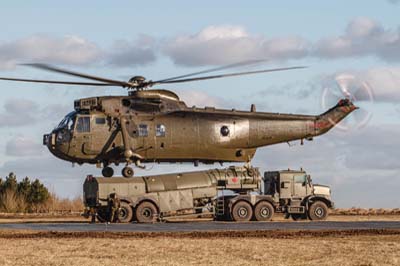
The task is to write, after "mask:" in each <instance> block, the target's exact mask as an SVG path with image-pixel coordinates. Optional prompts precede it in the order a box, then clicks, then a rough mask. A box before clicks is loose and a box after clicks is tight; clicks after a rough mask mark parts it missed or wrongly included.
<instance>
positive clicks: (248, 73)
mask: <svg viewBox="0 0 400 266" xmlns="http://www.w3.org/2000/svg"><path fill="white" fill-rule="evenodd" d="M302 68H307V67H306V66H295V67H283V68H273V69H265V70H257V71H247V72H239V73H230V74H221V75H214V76H205V77H198V78H190V79H179V80H167V81H160V82H149V84H150V85H156V84H169V83H183V82H191V81H198V80H206V79H218V78H226V77H234V76H242V75H251V74H259V73H267V72H276V71H285V70H292V69H302Z"/></svg>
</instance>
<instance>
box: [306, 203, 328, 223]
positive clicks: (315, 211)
mask: <svg viewBox="0 0 400 266" xmlns="http://www.w3.org/2000/svg"><path fill="white" fill-rule="evenodd" d="M308 217H309V218H310V220H313V221H323V220H325V219H326V217H328V206H326V204H325V203H323V202H322V201H316V202H314V203H313V204H312V205H311V207H310V208H309V209H308Z"/></svg>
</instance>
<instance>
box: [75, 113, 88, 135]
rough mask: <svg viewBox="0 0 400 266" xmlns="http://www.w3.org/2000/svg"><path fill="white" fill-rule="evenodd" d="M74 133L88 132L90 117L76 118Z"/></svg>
mask: <svg viewBox="0 0 400 266" xmlns="http://www.w3.org/2000/svg"><path fill="white" fill-rule="evenodd" d="M76 131H77V132H78V133H86V132H90V117H89V116H80V117H78V121H77V124H76Z"/></svg>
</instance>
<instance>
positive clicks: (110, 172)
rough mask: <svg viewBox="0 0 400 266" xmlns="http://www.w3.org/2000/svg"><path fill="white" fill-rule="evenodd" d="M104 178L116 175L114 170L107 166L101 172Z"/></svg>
mask: <svg viewBox="0 0 400 266" xmlns="http://www.w3.org/2000/svg"><path fill="white" fill-rule="evenodd" d="M101 173H102V174H103V176H104V177H112V176H113V175H114V170H113V169H112V168H111V167H110V166H106V167H104V168H103V170H102V171H101Z"/></svg>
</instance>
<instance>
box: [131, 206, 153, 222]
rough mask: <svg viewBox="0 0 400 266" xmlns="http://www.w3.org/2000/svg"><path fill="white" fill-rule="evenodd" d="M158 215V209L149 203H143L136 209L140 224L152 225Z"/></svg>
mask: <svg viewBox="0 0 400 266" xmlns="http://www.w3.org/2000/svg"><path fill="white" fill-rule="evenodd" d="M156 215H157V207H156V206H155V205H154V204H153V203H151V202H148V201H143V202H142V203H140V204H139V206H137V207H136V220H137V222H138V223H152V222H153V219H154V217H155V216H156Z"/></svg>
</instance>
